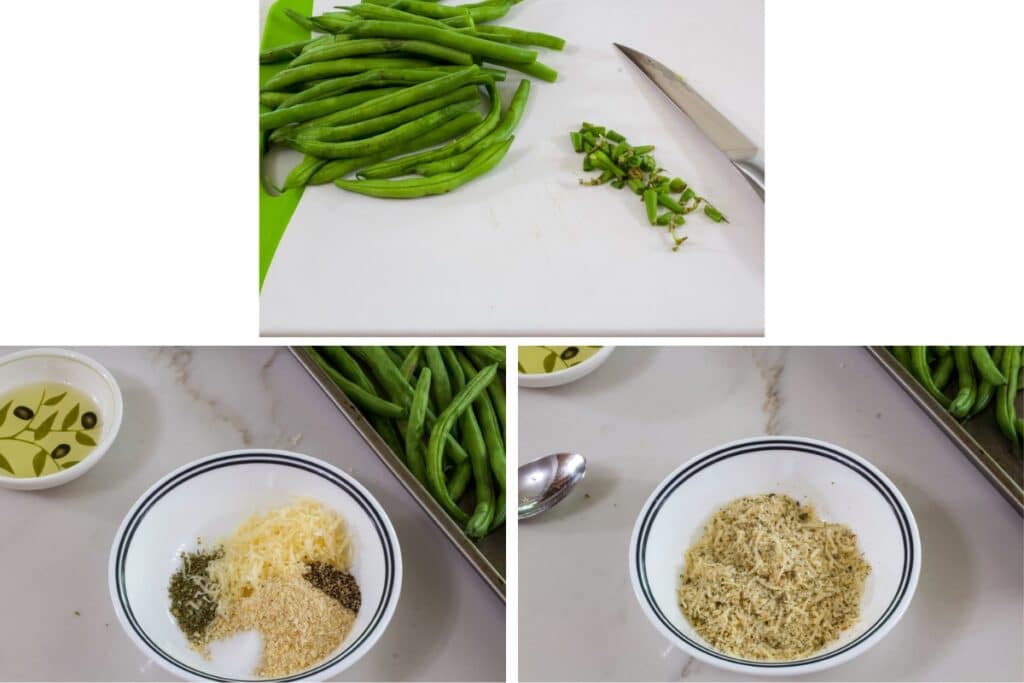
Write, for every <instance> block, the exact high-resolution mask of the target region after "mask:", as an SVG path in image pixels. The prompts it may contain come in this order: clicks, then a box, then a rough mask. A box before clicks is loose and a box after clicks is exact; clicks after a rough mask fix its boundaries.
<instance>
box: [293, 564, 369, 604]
mask: <svg viewBox="0 0 1024 683" xmlns="http://www.w3.org/2000/svg"><path fill="white" fill-rule="evenodd" d="M303 576H304V577H305V579H306V581H309V582H310V583H311V584H313V586H314V587H315V588H318V589H320V590H321V591H323V592H324V593H326V594H327V595H329V596H330V597H332V598H334V599H335V600H337V601H338V602H340V603H341V606H342V607H345V608H348V609H350V610H352V611H353V612H356V613H358V612H359V606H360V604H362V596H361V594H360V592H359V584H357V583H356V580H355V579H354V578H353V577H352V575H351V574H349V573H348V572H345V571H342V570H340V569H338V568H337V567H334V566H332V565H329V564H327V563H325V562H310V563H308V564H307V565H306V573H305V574H304V575H303Z"/></svg>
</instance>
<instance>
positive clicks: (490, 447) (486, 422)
mask: <svg viewBox="0 0 1024 683" xmlns="http://www.w3.org/2000/svg"><path fill="white" fill-rule="evenodd" d="M470 350H476V351H479V350H480V347H465V349H464V353H463V354H460V355H459V361H460V362H461V363H462V367H463V370H464V371H465V372H466V373H467V374H474V373H476V372H477V368H478V367H481V366H480V364H479V363H474V362H473V361H471V360H470V358H469V351H470ZM483 367H486V366H483ZM500 378H501V374H500V373H498V374H496V375H495V377H494V381H492V382H491V383H490V384H488V385H487V386H488V389H490V387H492V386H494V382H497V381H498V380H499V379H500ZM473 408H474V409H475V410H476V418H477V423H478V424H479V425H480V430H481V432H482V433H483V437H484V442H485V443H486V445H487V457H488V463H489V464H490V466H491V471H492V474H493V475H494V477H495V479H496V480H497V482H498V484H499V486H500V488H501V489H502V490H504V489H505V442H504V438H503V437H502V433H501V429H500V428H499V427H498V416H497V414H496V413H495V411H494V405H493V404H492V403H491V398H490V393H489V391H488V392H485V393H482V394H480V398H478V399H477V400H476V402H475V403H474V404H473Z"/></svg>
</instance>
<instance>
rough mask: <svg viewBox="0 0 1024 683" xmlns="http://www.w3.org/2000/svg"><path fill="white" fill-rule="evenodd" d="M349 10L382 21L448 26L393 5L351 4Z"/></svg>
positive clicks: (362, 16) (440, 27)
mask: <svg viewBox="0 0 1024 683" xmlns="http://www.w3.org/2000/svg"><path fill="white" fill-rule="evenodd" d="M348 11H349V12H352V13H353V14H355V15H357V16H359V17H361V18H363V19H380V20H382V21H407V22H409V23H412V24H423V25H424V26H433V27H434V28H438V29H444V30H447V29H449V28H450V27H449V26H448V25H447V24H445V23H442V22H440V21H438V20H436V19H431V18H429V17H424V16H422V15H419V14H413V13H412V12H405V11H403V10H400V9H395V8H394V7H388V6H386V5H375V4H366V3H364V4H362V5H352V6H351V7H349V8H348Z"/></svg>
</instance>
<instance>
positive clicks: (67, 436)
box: [0, 387, 99, 477]
mask: <svg viewBox="0 0 1024 683" xmlns="http://www.w3.org/2000/svg"><path fill="white" fill-rule="evenodd" d="M46 394H47V388H46V387H40V389H39V400H38V401H37V402H36V404H35V408H32V407H30V406H29V405H25V403H24V402H22V401H20V400H15V399H11V400H8V401H6V402H5V403H4V404H3V405H0V470H4V471H6V472H7V473H8V474H11V475H15V468H14V467H13V465H12V460H11V459H13V458H14V455H13V452H14V451H13V450H12V449H16V450H20V451H21V453H19V455H20V456H23V457H25V458H27V457H30V454H31V458H32V461H31V464H32V472H34V473H35V476H36V477H40V476H43V474H44V473H46V474H50V473H52V472H60V471H62V470H66V469H69V468H71V467H74V466H75V465H77V464H78V463H79V462H81V461H82V459H83V458H84V457H85V456H86V455H88V454H89V452H90V451H91V450H92V449H93V448H95V447H96V438H95V435H96V434H97V427H98V426H99V418H98V417H97V415H96V412H95V411H94V410H92V409H90V407H89V406H88V405H86V406H85V410H83V406H82V401H81V400H75V399H74V398H73V397H69V395H68V394H69V392H68V391H67V390H64V391H62V392H60V393H57V394H54V395H52V396H49V397H47V395H46ZM69 405H70V407H69ZM50 409H52V412H50ZM44 415H45V416H44ZM58 425H59V426H58ZM12 428H13V429H15V431H12V432H10V433H7V434H4V432H6V431H8V430H10V429H12ZM5 445H7V446H8V448H4V446H5ZM5 450H6V451H7V453H6V454H5V453H4V451H5ZM9 457H10V458H11V459H9ZM14 462H17V459H15V460H14ZM48 465H52V467H51V468H49V469H50V471H49V472H47V471H46V470H47V469H48Z"/></svg>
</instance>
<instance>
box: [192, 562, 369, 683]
mask: <svg viewBox="0 0 1024 683" xmlns="http://www.w3.org/2000/svg"><path fill="white" fill-rule="evenodd" d="M355 618H356V615H355V612H353V611H352V610H349V609H346V608H344V607H342V606H341V604H340V603H339V602H338V601H337V600H335V599H333V598H331V597H329V596H328V595H327V594H326V593H324V592H323V591H320V590H317V589H316V588H314V587H313V586H312V585H311V584H310V583H309V582H308V581H306V580H305V579H303V578H302V577H295V576H292V577H278V578H273V579H270V580H268V581H265V582H263V583H260V584H259V585H258V586H256V588H255V589H254V590H253V592H252V594H251V595H250V596H249V597H247V598H245V599H243V600H238V601H236V602H233V603H232V604H231V605H230V607H229V608H228V610H227V612H226V613H225V614H224V615H223V616H218V617H217V618H216V620H214V622H213V623H212V624H211V625H210V629H209V631H207V634H206V635H207V638H206V641H207V642H208V643H209V642H212V641H215V640H220V639H222V638H228V637H230V636H232V635H234V634H236V633H241V632H243V631H258V632H259V633H260V635H261V636H262V638H263V656H262V659H261V660H260V665H259V668H257V669H256V675H257V676H259V677H261V678H277V677H280V676H287V675H289V674H294V673H297V672H299V671H304V670H306V669H308V668H310V667H312V666H313V665H315V664H317V663H319V662H321V661H323V660H325V659H326V658H327V657H328V656H329V655H330V654H331V653H332V652H333V651H334V650H335V649H336V648H337V647H338V646H339V645H341V642H342V641H343V640H345V636H346V635H348V632H349V630H350V629H351V628H352V624H353V622H355Z"/></svg>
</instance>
